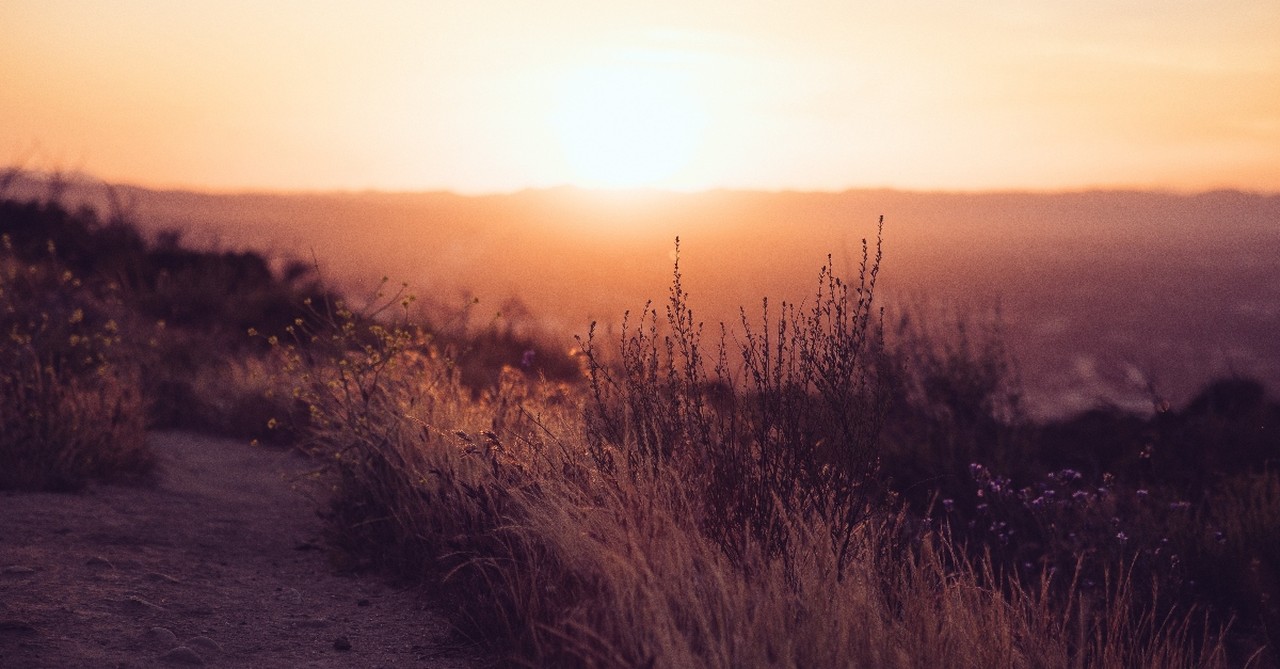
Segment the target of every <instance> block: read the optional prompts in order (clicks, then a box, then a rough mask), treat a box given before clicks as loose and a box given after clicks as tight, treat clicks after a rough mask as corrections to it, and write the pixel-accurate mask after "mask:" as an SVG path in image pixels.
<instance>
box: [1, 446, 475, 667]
mask: <svg viewBox="0 0 1280 669" xmlns="http://www.w3.org/2000/svg"><path fill="white" fill-rule="evenodd" d="M150 442H151V445H152V446H153V448H154V449H155V451H156V453H157V455H158V456H159V458H160V463H161V469H160V474H159V477H158V482H157V484H156V485H154V486H151V487H124V486H91V487H90V488H89V489H88V490H86V491H85V492H82V493H77V494H52V493H14V492H6V493H0V666H3V667H32V668H38V667H50V668H53V667H58V668H62V667H114V668H121V669H122V668H125V667H172V666H210V667H268V668H270V667H282V668H283V667H421V668H428V669H461V668H468V669H470V668H474V667H481V666H485V665H489V664H491V662H487V661H484V660H482V659H481V658H480V656H479V655H477V653H476V651H475V649H474V648H469V647H467V646H465V645H462V644H458V643H456V642H454V641H452V640H451V635H450V628H449V626H448V624H447V623H446V622H445V618H444V616H443V615H441V612H440V610H439V608H438V607H439V604H438V603H437V602H434V601H431V600H430V598H429V596H428V593H424V592H423V591H421V590H419V589H409V590H404V589H398V588H395V587H392V586H390V585H388V584H387V583H386V582H384V581H383V580H382V579H380V578H379V577H377V576H375V575H357V576H343V575H338V574H337V573H335V570H334V568H333V566H332V564H331V563H330V560H329V556H328V552H327V551H326V550H325V548H324V546H323V543H322V541H321V530H322V522H321V520H320V519H319V518H318V517H317V515H316V513H315V508H316V505H315V501H314V494H312V495H308V494H307V493H308V492H309V491H310V492H312V493H314V488H313V486H314V483H309V482H308V479H307V477H305V476H304V474H305V473H306V472H307V471H308V469H310V468H312V467H313V466H314V465H313V464H312V463H310V462H309V461H308V460H307V459H306V458H304V457H302V456H301V455H298V454H296V453H291V452H288V451H284V450H279V449H275V448H266V447H260V446H253V445H249V444H246V443H243V442H239V441H234V440H228V439H220V438H215V437H209V436H204V435H198V434H191V433H185V432H161V433H156V434H154V435H152V437H151V438H150Z"/></svg>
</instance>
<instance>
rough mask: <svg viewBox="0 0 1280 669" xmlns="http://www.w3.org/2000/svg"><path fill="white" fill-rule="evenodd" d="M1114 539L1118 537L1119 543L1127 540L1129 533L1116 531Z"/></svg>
mask: <svg viewBox="0 0 1280 669" xmlns="http://www.w3.org/2000/svg"><path fill="white" fill-rule="evenodd" d="M1116 539H1119V540H1120V543H1124V542H1126V541H1128V540H1129V535H1127V534H1125V533H1124V532H1123V531H1120V532H1116Z"/></svg>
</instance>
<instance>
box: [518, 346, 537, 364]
mask: <svg viewBox="0 0 1280 669" xmlns="http://www.w3.org/2000/svg"><path fill="white" fill-rule="evenodd" d="M536 355H537V351H534V350H533V349H529V350H527V351H525V352H524V355H523V356H520V366H521V367H525V368H529V367H532V366H533V359H534V356H536Z"/></svg>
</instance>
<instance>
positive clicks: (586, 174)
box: [551, 62, 707, 188]
mask: <svg viewBox="0 0 1280 669" xmlns="http://www.w3.org/2000/svg"><path fill="white" fill-rule="evenodd" d="M551 121H552V125H553V127H554V130H555V134H556V137H557V139H558V140H559V145H560V149H561V151H562V153H563V155H564V158H565V160H566V162H567V163H568V166H569V169H570V170H571V171H572V174H573V177H574V179H575V181H576V182H577V183H578V184H579V185H582V186H588V187H598V188H635V187H645V186H663V185H670V183H671V180H672V179H673V177H676V176H677V175H678V174H679V173H680V172H681V170H682V169H684V168H686V167H688V166H689V165H690V163H691V162H692V161H693V160H694V159H695V158H696V156H697V152H698V149H699V147H700V144H701V141H702V137H703V134H704V133H705V130H706V125H707V113H706V107H705V105H704V104H703V102H702V100H701V99H700V97H699V95H698V93H697V91H696V90H695V87H694V86H693V81H692V80H691V79H690V77H688V76H687V75H685V74H683V73H682V72H681V71H680V70H679V69H677V68H675V67H672V66H671V65H670V64H665V63H646V62H636V63H629V62H621V63H606V64H601V65H594V66H590V67H583V68H580V69H576V70H574V71H572V72H569V73H567V75H566V76H565V77H564V78H563V79H562V81H561V82H560V86H559V90H558V91H557V96H556V104H555V108H554V112H553V114H552V119H551Z"/></svg>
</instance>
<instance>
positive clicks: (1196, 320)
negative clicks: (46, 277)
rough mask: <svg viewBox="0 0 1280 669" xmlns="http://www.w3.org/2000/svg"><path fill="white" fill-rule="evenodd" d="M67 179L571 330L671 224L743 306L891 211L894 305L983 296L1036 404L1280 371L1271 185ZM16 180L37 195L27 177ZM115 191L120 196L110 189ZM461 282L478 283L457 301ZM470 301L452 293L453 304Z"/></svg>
mask: <svg viewBox="0 0 1280 669" xmlns="http://www.w3.org/2000/svg"><path fill="white" fill-rule="evenodd" d="M112 190H113V192H114V197H113V198H112V197H108V190H107V189H106V188H104V187H103V186H102V185H101V184H95V183H93V182H91V181H88V180H83V179H78V180H73V181H69V182H68V183H66V184H64V186H63V187H62V188H61V189H60V196H61V197H62V199H63V201H64V202H67V203H71V204H75V203H87V204H91V205H93V206H97V207H99V208H101V209H104V210H107V209H109V208H110V207H112V206H115V207H117V208H122V209H125V210H127V211H128V212H129V213H130V214H131V215H132V217H133V218H134V219H135V220H136V221H137V222H138V223H139V225H140V226H141V227H142V228H143V229H144V230H147V231H150V232H151V233H153V234H155V233H158V232H160V231H163V230H170V229H173V230H179V231H181V232H182V233H183V235H184V239H185V240H186V242H187V243H188V244H191V245H194V246H197V247H200V246H219V247H224V248H227V249H241V248H253V249H257V250H261V251H264V252H265V253H267V254H268V255H276V256H279V257H281V258H284V257H295V258H296V257H301V258H310V257H311V256H312V254H314V256H315V258H316V259H318V261H319V264H320V268H321V271H322V272H323V273H324V274H325V275H326V276H327V277H328V278H329V279H331V280H335V281H337V282H338V283H339V284H342V285H345V286H347V287H348V288H349V289H352V290H353V292H357V293H358V291H359V290H367V289H370V288H371V287H372V286H373V285H375V284H376V282H377V280H378V279H379V278H380V277H382V276H384V275H385V276H389V277H390V278H391V279H392V280H394V281H408V282H409V283H411V284H412V285H413V287H414V291H415V292H416V293H417V295H418V296H419V297H420V298H423V299H424V300H425V301H426V302H429V303H432V304H434V305H435V307H434V308H436V309H438V310H440V312H441V313H450V312H451V313H453V314H454V315H455V316H457V317H458V319H459V320H460V319H462V318H463V315H464V314H465V317H466V318H468V319H470V322H471V323H472V325H476V324H483V323H485V322H490V321H491V320H492V319H493V318H494V316H495V314H496V313H497V312H500V311H501V312H503V314H504V316H503V318H504V319H507V320H508V321H510V322H511V323H512V324H513V325H514V326H518V327H526V328H537V329H541V330H542V331H544V332H546V333H548V334H550V335H552V336H555V337H563V340H564V342H565V345H566V346H569V345H571V339H570V336H571V335H572V334H576V333H582V332H584V331H585V330H586V328H587V325H588V323H589V322H590V321H591V320H592V319H596V320H599V321H601V323H602V324H616V323H617V322H619V321H620V319H621V316H622V313H623V311H625V310H627V309H632V310H636V309H639V308H640V307H641V306H643V304H644V302H645V300H646V299H653V300H655V301H658V302H660V301H661V300H664V299H665V297H666V290H667V287H668V285H669V282H670V276H671V257H672V254H671V252H672V250H673V242H674V238H675V237H676V236H677V235H679V236H680V238H681V269H682V272H683V274H684V278H685V282H686V287H687V288H688V289H689V290H690V292H691V293H692V294H693V305H694V308H695V310H696V311H697V312H698V314H699V315H700V316H701V317H703V318H705V319H706V320H707V321H709V322H715V321H718V320H729V321H731V322H736V321H737V319H738V307H739V306H745V307H746V309H747V313H748V314H749V315H753V316H754V315H758V312H759V300H760V298H761V297H762V296H764V295H769V296H770V297H771V299H773V300H780V299H787V300H803V299H805V298H806V297H808V296H809V295H810V294H811V293H812V292H813V291H814V289H815V287H816V286H815V281H816V277H817V272H818V269H819V267H820V266H821V265H822V264H823V263H824V262H825V260H826V256H827V254H828V253H830V254H832V256H833V259H834V261H835V263H836V266H837V267H838V268H842V269H850V268H856V263H857V260H858V257H859V255H860V253H861V251H860V243H861V240H862V238H863V237H866V236H868V235H874V233H875V221H876V219H877V217H878V216H879V215H881V214H884V216H885V233H884V250H885V263H884V272H883V274H882V275H881V278H882V280H883V283H882V287H883V288H884V289H885V291H886V292H885V293H884V296H885V298H886V302H885V303H886V304H887V305H888V306H890V307H891V308H892V307H895V306H900V305H902V304H909V303H910V304H914V303H925V304H926V305H931V306H932V307H934V308H942V307H946V308H952V307H954V308H959V309H965V310H973V311H977V312H981V311H983V310H988V311H989V310H990V308H991V307H992V306H993V305H995V304H996V303H997V302H998V303H999V305H1000V308H1001V311H1002V313H1003V319H1004V323H1005V328H1004V329H1005V334H1006V337H1007V340H1008V342H1009V345H1010V348H1011V349H1012V351H1013V352H1014V353H1015V355H1016V356H1017V358H1018V359H1019V361H1020V362H1021V367H1022V376H1023V380H1024V383H1025V385H1026V386H1027V389H1028V399H1029V401H1030V402H1031V403H1032V405H1033V406H1034V407H1036V408H1037V410H1038V411H1039V412H1041V413H1055V414H1056V413H1062V412H1065V411H1070V410H1076V409H1081V408H1086V407H1088V406H1090V405H1092V404H1093V403H1094V402H1095V400H1096V399H1097V398H1099V397H1103V398H1109V399H1110V400H1112V401H1115V402H1118V403H1121V404H1125V405H1126V406H1133V407H1141V406H1142V405H1143V403H1144V402H1145V401H1146V399H1145V397H1146V395H1145V392H1144V390H1143V386H1144V385H1145V384H1146V383H1147V381H1153V382H1154V383H1155V384H1156V387H1157V389H1158V390H1159V391H1160V392H1162V393H1164V394H1165V395H1166V396H1167V397H1168V398H1169V399H1170V400H1172V401H1175V402H1177V401H1183V400H1185V399H1186V398H1187V397H1188V396H1189V394H1190V393H1191V392H1192V391H1193V390H1194V389H1195V388H1196V387H1198V386H1199V385H1201V384H1203V383H1204V382H1205V381H1207V380H1208V379H1209V378H1211V377H1214V376H1221V375H1223V374H1231V373H1233V372H1234V373H1239V374H1248V375H1252V376H1255V377H1257V378H1259V379H1261V380H1263V381H1264V382H1266V383H1267V384H1268V386H1269V387H1270V388H1271V389H1272V390H1273V392H1274V391H1280V337H1277V336H1276V333H1278V332H1280V262H1277V261H1276V258H1280V195H1263V194H1249V193H1240V192H1233V191H1220V192H1209V193H1201V194H1195V195H1180V194H1171V193H1157V192H1121V191H1096V192H1095V191H1090V192H1071V193H1057V194H1036V193H986V194H967V193H917V192H900V191H889V190H866V191H848V192H843V193H790V192H782V193H764V192H735V191H713V192H706V193H698V194H673V193H594V192H587V191H580V190H575V189H568V188H564V189H551V190H540V191H525V192H520V193H514V194H509V195H493V196H482V197H465V196H459V195H454V194H449V193H374V192H370V193H301V194H221V195H211V194H200V193H192V192H182V191H154V190H147V189H141V188H134V187H127V186H116V187H114V188H113V189H112ZM7 191H8V194H9V195H11V196H14V195H19V196H27V197H40V196H43V195H45V194H46V193H48V192H49V187H48V184H47V183H44V182H42V181H40V180H39V179H36V178H31V177H30V176H23V177H20V178H18V179H15V180H13V181H12V182H11V183H9V184H8V187H7ZM113 202H114V204H113ZM472 297H478V298H479V299H480V302H479V303H478V304H475V305H472V306H471V307H470V308H469V310H465V309H467V308H466V307H465V305H467V304H468V303H469V302H470V301H471V298H472ZM464 310H465V311H464Z"/></svg>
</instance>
